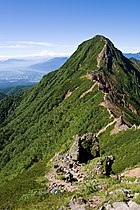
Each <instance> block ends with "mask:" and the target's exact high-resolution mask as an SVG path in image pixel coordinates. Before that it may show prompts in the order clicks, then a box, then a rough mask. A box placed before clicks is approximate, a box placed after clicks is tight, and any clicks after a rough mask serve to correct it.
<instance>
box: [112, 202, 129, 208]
mask: <svg viewBox="0 0 140 210" xmlns="http://www.w3.org/2000/svg"><path fill="white" fill-rule="evenodd" d="M112 206H113V208H114V209H115V210H130V209H129V207H128V205H127V204H126V203H124V202H114V203H113V204H112Z"/></svg>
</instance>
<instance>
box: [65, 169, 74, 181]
mask: <svg viewBox="0 0 140 210" xmlns="http://www.w3.org/2000/svg"><path fill="white" fill-rule="evenodd" d="M72 179H73V174H72V173H71V172H70V171H69V172H68V173H67V174H66V180H67V181H68V182H72Z"/></svg>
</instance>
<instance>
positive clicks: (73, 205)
mask: <svg viewBox="0 0 140 210" xmlns="http://www.w3.org/2000/svg"><path fill="white" fill-rule="evenodd" d="M69 207H70V209H71V210H86V205H85V202H82V204H78V201H77V198H76V196H73V197H72V198H71V200H70V202H69Z"/></svg>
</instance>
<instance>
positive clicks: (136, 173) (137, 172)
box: [124, 167, 140, 178]
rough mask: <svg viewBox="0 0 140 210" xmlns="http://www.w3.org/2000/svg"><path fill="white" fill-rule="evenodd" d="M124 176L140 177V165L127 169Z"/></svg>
mask: <svg viewBox="0 0 140 210" xmlns="http://www.w3.org/2000/svg"><path fill="white" fill-rule="evenodd" d="M124 176H126V177H136V178H140V167H138V168H134V169H131V170H128V171H126V172H125V173H124Z"/></svg>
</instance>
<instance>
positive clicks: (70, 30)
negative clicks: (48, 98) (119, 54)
mask: <svg viewBox="0 0 140 210" xmlns="http://www.w3.org/2000/svg"><path fill="white" fill-rule="evenodd" d="M139 10H140V1H139V0H0V59H7V58H29V57H30V58H36V57H38V56H39V57H48V56H52V57H53V56H69V55H71V54H72V53H73V52H74V51H75V50H76V48H77V46H78V45H79V44H80V43H81V42H83V41H84V40H87V39H90V38H92V37H94V36H95V35H97V34H102V35H104V36H106V37H108V38H109V39H110V40H111V41H112V42H113V43H114V44H115V46H116V47H117V48H119V49H120V50H121V51H123V52H139V51H140V27H139V22H140V12H139Z"/></svg>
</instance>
